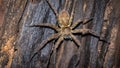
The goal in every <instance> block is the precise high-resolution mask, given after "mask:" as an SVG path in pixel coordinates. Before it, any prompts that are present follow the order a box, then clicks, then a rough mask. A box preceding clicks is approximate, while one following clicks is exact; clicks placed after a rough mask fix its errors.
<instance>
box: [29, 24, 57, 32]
mask: <svg viewBox="0 0 120 68" xmlns="http://www.w3.org/2000/svg"><path fill="white" fill-rule="evenodd" d="M29 27H48V28H52V29H54V30H55V31H59V27H57V26H56V25H52V24H49V23H41V24H38V25H30V26H29Z"/></svg>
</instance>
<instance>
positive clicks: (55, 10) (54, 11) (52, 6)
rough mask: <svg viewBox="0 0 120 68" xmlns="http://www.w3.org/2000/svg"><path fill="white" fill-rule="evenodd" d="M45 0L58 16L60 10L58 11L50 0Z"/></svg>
mask: <svg viewBox="0 0 120 68" xmlns="http://www.w3.org/2000/svg"><path fill="white" fill-rule="evenodd" d="M45 1H46V2H47V3H48V5H49V7H50V8H51V9H52V11H53V13H54V14H55V16H56V17H57V16H58V12H57V10H56V9H55V7H53V5H52V4H51V3H50V2H49V1H48V0H45Z"/></svg>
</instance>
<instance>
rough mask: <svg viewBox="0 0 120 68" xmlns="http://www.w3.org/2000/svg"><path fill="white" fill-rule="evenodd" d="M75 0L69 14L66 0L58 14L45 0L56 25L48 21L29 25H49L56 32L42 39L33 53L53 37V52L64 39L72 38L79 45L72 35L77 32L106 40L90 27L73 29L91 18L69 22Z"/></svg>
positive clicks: (72, 14)
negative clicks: (54, 16) (54, 17)
mask: <svg viewBox="0 0 120 68" xmlns="http://www.w3.org/2000/svg"><path fill="white" fill-rule="evenodd" d="M76 1H77V0H74V4H73V8H72V12H71V14H69V13H68V11H66V10H65V8H66V4H67V2H68V0H66V4H65V6H64V9H63V10H62V11H61V12H60V13H59V14H58V13H57V11H56V10H55V8H54V7H53V6H52V5H51V4H50V2H49V1H47V0H46V2H47V3H48V5H49V6H50V8H51V9H52V10H53V12H54V14H55V15H56V18H57V21H58V25H53V24H49V23H46V24H44V23H41V24H38V25H31V26H30V27H49V28H52V29H54V30H56V31H57V33H55V34H52V35H51V36H50V37H48V38H47V39H45V40H43V41H42V43H41V44H40V45H39V46H38V47H37V48H36V49H35V51H34V55H35V54H36V53H37V52H39V51H40V50H41V49H42V48H43V47H44V46H45V45H46V44H47V43H48V42H49V41H51V40H53V39H56V38H57V42H56V43H55V46H54V47H53V51H54V53H55V54H56V49H57V48H58V46H59V45H60V43H61V42H62V41H63V40H64V39H69V40H72V41H74V42H75V43H76V46H77V47H80V46H81V43H80V41H79V40H78V39H77V38H76V37H75V35H74V34H78V33H79V34H82V35H85V34H90V35H92V36H95V37H97V38H98V39H99V40H102V41H104V42H106V41H105V40H103V39H101V38H100V36H99V35H98V34H97V33H96V32H95V31H93V30H90V29H87V28H81V29H75V27H76V26H77V25H79V24H81V23H82V24H85V23H88V22H89V21H90V20H92V19H89V20H88V19H87V21H86V20H81V19H78V20H77V21H75V22H74V23H73V24H71V23H72V21H73V16H74V9H75V3H76ZM34 55H33V56H32V58H33V57H34ZM32 58H31V60H32ZM31 60H30V61H31Z"/></svg>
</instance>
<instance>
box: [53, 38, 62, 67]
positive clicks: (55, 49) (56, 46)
mask: <svg viewBox="0 0 120 68" xmlns="http://www.w3.org/2000/svg"><path fill="white" fill-rule="evenodd" d="M62 40H63V37H60V38H59V39H58V40H57V42H56V44H55V47H54V50H53V55H54V64H55V65H56V51H57V48H58V47H59V45H60V43H61V42H62ZM56 68H58V67H57V65H56Z"/></svg>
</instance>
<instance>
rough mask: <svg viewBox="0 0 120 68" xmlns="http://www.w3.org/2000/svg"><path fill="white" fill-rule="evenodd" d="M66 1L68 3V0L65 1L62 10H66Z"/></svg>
mask: <svg viewBox="0 0 120 68" xmlns="http://www.w3.org/2000/svg"><path fill="white" fill-rule="evenodd" d="M68 1H69V0H65V5H64V8H63V10H66V8H67V4H68Z"/></svg>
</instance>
